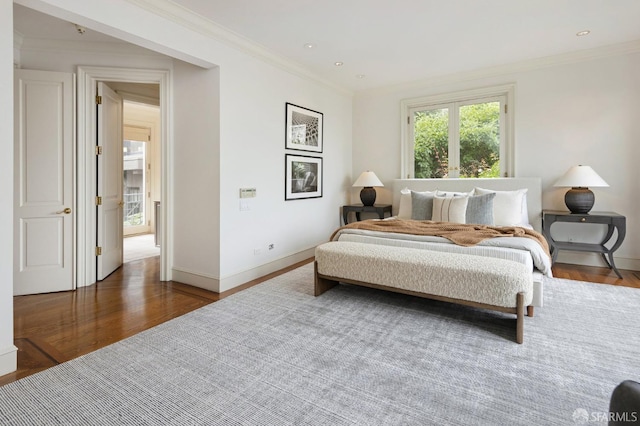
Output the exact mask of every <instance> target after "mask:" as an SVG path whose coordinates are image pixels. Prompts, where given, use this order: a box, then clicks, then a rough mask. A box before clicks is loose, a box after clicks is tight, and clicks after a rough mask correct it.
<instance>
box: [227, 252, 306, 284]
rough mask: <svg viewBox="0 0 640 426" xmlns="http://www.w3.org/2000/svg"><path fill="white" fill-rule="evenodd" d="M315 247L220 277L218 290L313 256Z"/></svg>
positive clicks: (262, 275)
mask: <svg viewBox="0 0 640 426" xmlns="http://www.w3.org/2000/svg"><path fill="white" fill-rule="evenodd" d="M315 253H316V248H315V247H311V248H309V249H306V250H303V251H300V252H298V253H294V254H291V255H289V256H285V257H281V258H280V259H276V260H274V261H273V262H269V263H265V264H264V265H260V266H258V267H256V268H253V269H250V270H248V271H243V272H240V273H237V274H234V275H230V276H227V277H225V278H222V279H220V292H223V291H227V290H231V289H232V288H234V287H237V286H239V285H242V284H244V283H247V282H249V281H252V280H255V279H258V278H261V277H264V276H265V275H268V274H270V273H272V272H276V271H279V270H280V269H282V268H286V267H288V266H291V265H294V264H296V263H298V262H302V261H303V260H306V259H309V258H310V257H313V256H315Z"/></svg>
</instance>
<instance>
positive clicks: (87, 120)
mask: <svg viewBox="0 0 640 426" xmlns="http://www.w3.org/2000/svg"><path fill="white" fill-rule="evenodd" d="M98 81H119V82H127V83H156V84H159V85H160V147H161V148H160V149H161V165H160V167H161V178H160V193H161V200H162V203H161V207H160V209H161V220H160V232H161V234H162V238H161V254H160V280H161V281H169V280H171V270H172V265H171V263H172V259H173V247H172V242H173V223H172V218H173V209H172V206H173V185H172V181H173V177H172V175H173V144H174V141H173V132H172V131H171V129H172V128H173V105H172V102H173V84H172V80H171V70H145V69H128V68H108V67H87V66H79V67H78V120H77V121H78V148H77V149H78V157H77V158H78V162H77V168H78V175H77V176H78V180H77V181H78V188H77V195H78V204H77V212H78V226H77V235H79V236H83V237H84V238H82V237H79V238H78V252H77V253H78V263H77V265H78V268H77V272H78V275H77V286H78V287H82V286H87V285H90V284H93V283H95V282H96V265H95V253H94V250H95V249H94V247H95V245H96V228H95V227H96V212H95V208H92V207H93V200H95V196H96V170H95V162H96V161H95V152H94V148H93V146H94V145H95V137H96V116H95V113H94V108H95V101H94V97H95V87H96V84H97V82H98Z"/></svg>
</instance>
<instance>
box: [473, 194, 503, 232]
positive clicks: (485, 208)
mask: <svg viewBox="0 0 640 426" xmlns="http://www.w3.org/2000/svg"><path fill="white" fill-rule="evenodd" d="M495 196H496V194H495V192H493V193H490V194H484V195H474V196H472V197H469V202H468V203H467V216H466V223H474V224H476V225H493V199H494V198H495Z"/></svg>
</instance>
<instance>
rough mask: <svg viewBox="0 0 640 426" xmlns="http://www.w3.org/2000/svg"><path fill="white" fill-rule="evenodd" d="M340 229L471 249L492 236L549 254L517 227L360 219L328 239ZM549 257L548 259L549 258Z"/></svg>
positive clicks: (537, 237) (531, 232) (536, 235)
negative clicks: (522, 241)
mask: <svg viewBox="0 0 640 426" xmlns="http://www.w3.org/2000/svg"><path fill="white" fill-rule="evenodd" d="M341 229H364V230H367V231H379V232H395V233H397V234H413V235H429V236H433V237H443V238H446V239H448V240H449V241H451V242H453V243H455V244H458V245H459V246H465V247H470V246H475V245H476V244H478V243H479V242H481V241H483V240H486V239H488V238H495V237H525V238H530V239H533V240H535V241H537V242H538V244H540V246H542V248H543V249H544V251H545V253H546V254H547V255H549V243H547V240H546V239H545V238H544V236H543V235H542V234H540V233H539V232H536V231H534V230H532V229H528V228H521V227H519V226H489V225H473V224H464V223H451V222H432V221H430V220H405V219H386V220H377V219H373V220H363V221H361V222H353V223H350V224H348V225H346V226H343V227H341V228H338V229H337V230H336V231H335V232H334V233H333V234H332V235H331V238H330V239H329V240H330V241H333V237H334V236H335V235H336V234H337V233H338V231H340V230H341ZM549 257H551V256H550V255H549Z"/></svg>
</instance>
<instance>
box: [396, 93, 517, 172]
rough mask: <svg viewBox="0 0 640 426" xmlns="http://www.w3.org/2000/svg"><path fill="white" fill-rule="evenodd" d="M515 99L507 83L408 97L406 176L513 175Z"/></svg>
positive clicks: (403, 105)
mask: <svg viewBox="0 0 640 426" xmlns="http://www.w3.org/2000/svg"><path fill="white" fill-rule="evenodd" d="M512 98H513V86H501V87H494V88H488V89H479V90H475V91H469V92H464V93H457V94H451V95H438V96H433V97H428V98H420V99H411V100H405V101H402V111H403V113H404V114H403V116H404V117H406V119H405V120H406V121H405V122H403V126H402V127H403V129H404V131H403V137H402V140H403V153H402V154H403V155H402V157H403V164H402V166H403V170H402V176H405V177H407V178H458V177H460V178H478V177H500V176H513V159H512V156H513V142H512V141H513V136H512V135H513V125H512V117H513V111H509V110H508V105H509V104H512V102H510V99H512ZM403 121H404V120H403Z"/></svg>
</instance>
